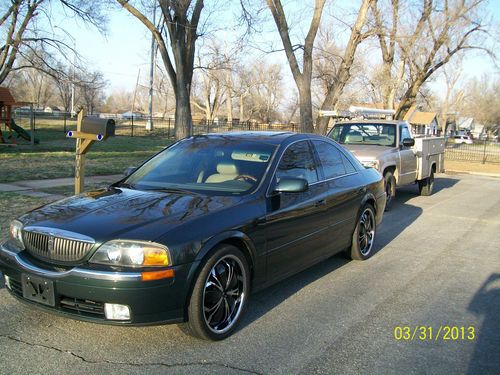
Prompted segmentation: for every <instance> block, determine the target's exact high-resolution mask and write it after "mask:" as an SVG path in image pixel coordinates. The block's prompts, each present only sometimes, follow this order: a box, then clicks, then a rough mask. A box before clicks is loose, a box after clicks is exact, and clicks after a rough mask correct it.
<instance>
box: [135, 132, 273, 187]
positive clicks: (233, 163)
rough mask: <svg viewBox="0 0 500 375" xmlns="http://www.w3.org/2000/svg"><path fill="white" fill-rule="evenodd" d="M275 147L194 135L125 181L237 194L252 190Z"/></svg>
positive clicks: (138, 185) (140, 184) (157, 157)
mask: <svg viewBox="0 0 500 375" xmlns="http://www.w3.org/2000/svg"><path fill="white" fill-rule="evenodd" d="M275 148H276V146H274V145H271V144H267V143H264V142H253V141H243V140H241V139H237V138H231V137H225V138H223V137H211V138H210V137H203V136H200V137H193V138H189V139H186V140H183V141H180V142H178V143H176V144H174V145H172V146H171V147H169V148H167V149H166V150H165V151H163V152H161V153H159V154H158V155H156V156H155V157H153V158H152V159H151V160H149V161H148V162H147V163H146V164H144V165H143V166H142V167H141V168H139V169H138V170H137V171H136V172H134V173H133V174H132V175H131V176H130V177H128V178H127V179H126V180H125V183H126V184H128V185H130V186H132V187H133V188H135V189H139V190H162V189H174V188H177V189H186V190H193V191H198V190H201V191H203V192H205V193H208V194H210V193H212V194H223V195H224V194H239V193H244V192H249V191H250V190H252V189H254V188H255V187H256V186H257V185H258V184H259V182H260V180H261V179H262V177H263V176H264V173H265V171H266V168H267V165H268V164H269V160H271V157H272V155H273V153H274V151H275Z"/></svg>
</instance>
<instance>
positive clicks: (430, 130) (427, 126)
mask: <svg viewBox="0 0 500 375" xmlns="http://www.w3.org/2000/svg"><path fill="white" fill-rule="evenodd" d="M403 120H405V121H408V123H409V124H410V125H411V128H412V131H413V134H415V135H437V134H438V132H439V125H438V120H437V113H436V112H420V111H417V107H416V106H415V105H414V106H411V108H410V109H409V110H408V112H407V113H406V115H405V117H404V118H403Z"/></svg>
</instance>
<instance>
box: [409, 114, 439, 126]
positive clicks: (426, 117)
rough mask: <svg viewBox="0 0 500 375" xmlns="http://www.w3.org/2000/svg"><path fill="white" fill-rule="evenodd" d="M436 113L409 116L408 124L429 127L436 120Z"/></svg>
mask: <svg viewBox="0 0 500 375" xmlns="http://www.w3.org/2000/svg"><path fill="white" fill-rule="evenodd" d="M436 116H437V113H436V112H415V113H414V114H413V116H411V118H410V121H409V123H410V124H418V125H430V124H432V122H433V121H434V119H435V118H436Z"/></svg>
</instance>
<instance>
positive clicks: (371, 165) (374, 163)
mask: <svg viewBox="0 0 500 375" xmlns="http://www.w3.org/2000/svg"><path fill="white" fill-rule="evenodd" d="M361 163H362V164H363V165H364V166H365V167H368V168H375V169H377V170H378V160H366V161H363V162H361Z"/></svg>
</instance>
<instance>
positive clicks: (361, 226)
mask: <svg viewBox="0 0 500 375" xmlns="http://www.w3.org/2000/svg"><path fill="white" fill-rule="evenodd" d="M376 229H377V228H376V221H375V209H374V208H373V206H372V205H371V204H365V205H364V206H363V208H362V209H361V211H360V213H359V215H358V221H357V223H356V228H355V229H354V233H353V234H352V244H351V254H350V255H351V259H353V260H365V259H368V258H369V257H370V256H371V255H372V249H373V243H374V241H375V234H376Z"/></svg>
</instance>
